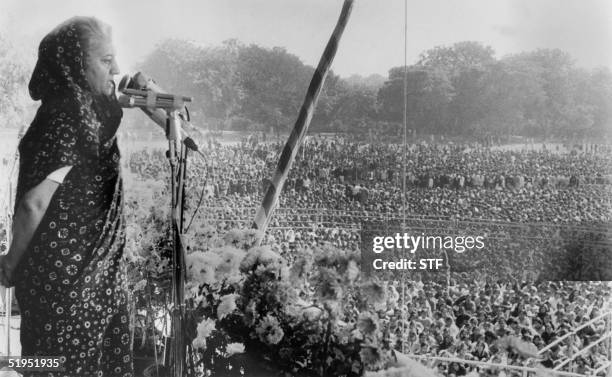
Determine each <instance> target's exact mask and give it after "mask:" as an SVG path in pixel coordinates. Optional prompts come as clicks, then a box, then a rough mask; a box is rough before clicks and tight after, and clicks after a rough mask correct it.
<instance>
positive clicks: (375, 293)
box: [361, 281, 387, 304]
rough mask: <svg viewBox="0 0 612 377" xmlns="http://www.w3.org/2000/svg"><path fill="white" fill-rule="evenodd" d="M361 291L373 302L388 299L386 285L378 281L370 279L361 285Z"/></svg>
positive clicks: (376, 302)
mask: <svg viewBox="0 0 612 377" xmlns="http://www.w3.org/2000/svg"><path fill="white" fill-rule="evenodd" d="M361 291H362V292H363V295H364V297H366V298H367V302H369V303H372V304H380V303H384V302H386V300H387V295H386V292H385V287H384V285H383V284H381V283H379V282H377V281H369V282H367V283H365V284H362V285H361Z"/></svg>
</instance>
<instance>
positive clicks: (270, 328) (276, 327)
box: [255, 314, 285, 345]
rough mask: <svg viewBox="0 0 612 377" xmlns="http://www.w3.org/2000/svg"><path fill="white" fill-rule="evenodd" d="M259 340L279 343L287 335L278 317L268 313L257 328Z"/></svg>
mask: <svg viewBox="0 0 612 377" xmlns="http://www.w3.org/2000/svg"><path fill="white" fill-rule="evenodd" d="M255 331H256V333H257V336H258V337H259V340H261V341H262V342H264V343H267V344H269V345H275V344H278V343H279V342H280V341H281V340H282V339H283V336H285V333H284V332H283V329H281V327H280V323H279V322H278V319H277V318H276V317H274V316H272V315H270V314H268V315H266V316H265V317H264V318H263V319H262V320H261V321H260V322H259V326H257V329H255Z"/></svg>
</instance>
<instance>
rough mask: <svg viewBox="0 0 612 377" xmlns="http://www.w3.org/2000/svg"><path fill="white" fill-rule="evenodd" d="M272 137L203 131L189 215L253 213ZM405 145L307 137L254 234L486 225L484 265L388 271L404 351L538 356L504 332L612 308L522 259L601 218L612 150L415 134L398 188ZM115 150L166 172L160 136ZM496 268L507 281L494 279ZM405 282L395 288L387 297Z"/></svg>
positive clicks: (585, 362)
mask: <svg viewBox="0 0 612 377" xmlns="http://www.w3.org/2000/svg"><path fill="white" fill-rule="evenodd" d="M281 148H282V145H280V144H275V143H255V142H252V141H250V140H249V141H246V140H245V141H244V142H242V143H240V144H225V145H223V144H220V143H217V142H214V141H209V142H208V145H204V148H202V152H203V154H204V156H198V155H193V156H192V157H191V159H190V161H189V167H188V173H189V177H188V187H187V193H188V195H187V197H188V201H187V208H186V209H187V214H188V215H191V214H192V213H193V212H194V211H195V210H196V208H198V214H197V216H196V219H197V220H196V223H202V224H214V225H215V226H216V228H217V230H218V231H219V232H225V231H227V230H229V229H232V228H236V227H248V226H250V221H252V219H253V217H254V214H255V211H256V209H257V207H258V206H259V204H260V203H261V200H262V198H263V195H264V192H265V190H266V189H267V185H268V184H269V183H268V182H269V181H268V178H269V177H270V176H271V175H272V172H273V171H274V169H275V167H276V162H277V159H278V156H279V153H280V150H281ZM403 151H404V149H403V147H401V146H398V145H383V144H377V145H367V144H361V145H360V144H358V143H356V142H346V141H344V140H342V139H322V138H320V139H314V140H312V139H311V140H308V142H307V143H305V145H304V146H303V148H302V150H300V153H299V154H298V158H297V160H296V162H295V164H294V166H293V168H292V170H291V173H290V174H289V177H288V179H287V182H286V185H285V188H284V190H283V193H282V195H281V197H280V201H279V205H278V208H277V209H276V211H275V212H274V217H273V219H272V221H271V223H270V229H269V231H268V234H267V238H266V240H265V242H271V243H276V244H277V245H278V247H279V249H280V250H282V252H283V253H284V254H285V256H287V257H288V259H291V253H292V251H293V250H299V249H302V248H307V247H311V246H313V245H316V244H317V243H325V242H329V243H331V244H333V245H335V246H336V247H339V248H342V249H349V250H359V248H360V247H361V237H360V231H361V230H363V226H364V224H369V223H372V224H381V223H383V224H390V223H392V224H398V223H400V222H404V223H406V224H407V226H408V227H409V228H411V229H414V230H417V229H419V230H422V229H427V230H428V231H429V232H434V231H440V232H449V231H451V230H452V231H454V232H456V233H466V234H467V233H470V232H471V233H472V234H485V235H489V236H492V235H493V237H490V238H489V240H488V241H487V247H488V248H490V249H491V250H492V251H493V250H494V251H495V252H496V254H495V255H505V256H504V257H499V258H497V259H495V258H493V259H490V260H487V259H486V258H484V259H483V260H482V261H477V262H478V263H481V264H479V265H478V266H479V269H480V270H481V271H485V270H486V271H488V274H487V275H485V274H476V273H475V271H474V270H471V271H469V273H468V274H466V273H458V272H453V273H452V274H451V275H450V276H451V278H450V286H448V285H447V284H443V283H440V282H435V281H424V282H420V281H413V282H411V283H409V285H408V286H407V287H401V286H400V284H399V283H398V282H394V283H390V284H389V285H388V295H389V297H391V298H394V299H395V301H396V302H397V307H396V309H395V310H391V311H389V312H388V313H387V314H386V318H387V319H386V320H385V323H383V324H382V328H383V329H385V331H389V332H390V333H394V334H396V335H398V337H397V338H398V339H399V338H400V337H399V335H400V334H401V333H403V334H404V342H398V344H397V349H398V350H403V351H404V352H405V353H407V354H413V355H430V356H446V357H453V358H460V359H470V360H480V361H490V362H495V363H500V364H505V363H508V364H514V365H535V362H536V361H535V359H534V358H530V357H527V356H526V355H525V354H524V353H521V352H516V350H514V349H513V348H512V347H506V346H505V344H506V343H504V342H505V341H507V339H508V336H513V337H516V338H518V339H520V340H522V341H524V342H525V343H526V344H530V345H533V346H534V347H535V348H536V349H537V350H541V349H543V348H545V347H546V346H547V345H549V344H551V343H554V342H555V340H557V339H559V338H562V337H564V336H565V335H566V334H568V333H570V332H572V330H573V329H575V328H577V327H579V326H580V325H582V324H584V323H586V322H587V321H589V320H590V319H593V318H596V317H598V316H599V315H600V314H601V313H603V312H605V311H606V310H610V307H609V306H607V305H608V304H607V301H608V299H609V298H610V286H609V285H608V284H606V283H599V282H583V283H568V282H558V283H549V282H545V281H538V282H537V283H536V282H533V281H534V280H536V279H537V277H538V276H537V271H529V266H534V265H538V263H539V262H541V261H538V258H540V259H543V258H542V256H543V255H546V252H550V250H551V249H552V248H554V246H555V245H556V244H559V243H562V242H563V240H564V236H565V239H566V238H567V234H571V232H572V231H575V230H576V229H589V230H595V231H597V232H602V233H606V232H608V231H607V229H608V228H609V223H610V220H611V216H612V211H611V209H612V202H611V198H612V196H611V195H610V189H611V187H610V177H611V174H612V153H610V152H609V151H601V150H600V151H597V152H594V151H590V152H589V153H587V152H584V151H582V152H581V151H578V152H576V151H570V152H567V153H566V152H563V153H561V152H557V151H556V150H554V148H547V149H540V150H531V151H519V150H513V151H509V150H495V149H492V148H484V147H480V146H478V145H467V144H465V145H458V144H443V145H436V144H430V145H427V144H424V143H423V144H414V145H410V146H409V147H408V148H406V155H405V156H406V157H405V161H406V164H405V173H406V175H405V183H406V189H405V196H404V195H403V194H402V193H403V192H404V190H403V185H404V178H403V173H404V165H403V161H404V160H403V159H402V155H403V153H402V152H403ZM123 162H124V164H125V165H124V169H125V170H126V173H128V172H129V173H130V174H132V175H133V176H135V177H137V179H139V180H141V181H157V182H159V181H160V180H166V179H167V174H168V168H167V166H168V162H167V161H166V157H165V153H164V151H163V150H140V151H136V152H133V153H131V154H129V155H128V156H127V158H126V157H124V158H123ZM6 163H8V162H7V161H5V164H4V165H6ZM127 189H128V190H129V187H127ZM201 195H202V198H200V196H201ZM200 199H201V200H200ZM199 202H200V203H199ZM404 210H405V211H404ZM194 229H195V231H197V227H194ZM0 232H5V229H2V228H0ZM517 235H518V236H517ZM510 241H512V242H510ZM509 253H510V254H512V255H513V256H512V257H508V255H509ZM504 258H505V259H504ZM500 260H501V261H502V262H503V263H500ZM475 262H476V261H475ZM512 263H514V264H512ZM540 264H541V263H540ZM526 272H529V273H526ZM532 272H533V274H532ZM475 274H476V275H478V276H475ZM500 278H501V279H502V280H504V281H508V279H516V282H515V283H513V284H504V283H502V282H501V281H497V279H500ZM525 281H530V283H529V284H527V283H525ZM402 288H405V289H406V291H405V293H406V294H405V295H404V296H403V297H402V298H401V299H398V298H399V295H400V294H399V292H401V291H402ZM402 304H403V305H402ZM346 315H347V318H346V320H347V321H349V320H356V318H357V316H358V313H354V312H351V310H347V311H346ZM404 319H407V321H404ZM606 325H609V324H606V321H605V320H604V319H601V320H598V321H596V322H595V323H593V324H591V325H589V326H586V327H585V328H584V329H582V330H580V331H578V332H577V334H575V335H572V336H569V337H567V338H565V339H564V340H563V341H562V342H561V343H560V344H558V345H555V346H553V347H551V348H550V349H548V350H546V351H545V352H543V353H542V354H541V355H540V356H539V358H540V360H539V362H541V363H542V365H544V366H546V367H554V366H556V365H559V364H560V363H563V362H564V361H565V360H567V359H568V357H570V356H571V355H572V354H574V353H576V352H577V351H578V350H579V349H582V348H584V347H585V346H587V345H589V344H592V343H593V342H594V341H595V340H597V339H598V338H599V337H601V335H602V334H603V333H604V332H605V326H606ZM606 344H608V343H601V344H598V345H595V346H592V347H591V348H590V349H589V350H588V352H586V353H585V354H583V355H581V356H580V357H577V358H576V359H575V360H574V361H572V362H571V363H567V365H565V364H564V365H565V366H564V368H563V369H564V370H572V371H574V372H577V373H585V374H586V373H588V372H590V371H593V370H596V369H598V368H599V367H600V366H601V365H603V363H605V362H606V361H607V360H609V355H610V350H609V349H608V348H607V347H608V346H607V345H606ZM430 366H433V367H435V368H437V371H438V373H439V374H440V375H441V376H452V375H454V376H461V375H467V374H468V373H470V372H472V373H478V375H480V376H490V375H496V376H497V375H503V373H506V375H512V372H509V371H502V369H503V368H499V369H496V368H483V367H479V368H475V367H473V366H470V365H467V364H462V363H432V364H431V365H430Z"/></svg>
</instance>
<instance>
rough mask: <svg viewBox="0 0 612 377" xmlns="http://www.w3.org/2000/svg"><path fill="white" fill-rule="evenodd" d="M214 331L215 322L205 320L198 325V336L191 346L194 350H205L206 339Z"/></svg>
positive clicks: (208, 319)
mask: <svg viewBox="0 0 612 377" xmlns="http://www.w3.org/2000/svg"><path fill="white" fill-rule="evenodd" d="M213 331H215V321H214V320H212V319H210V318H206V319H205V320H203V321H202V322H200V324H199V325H198V335H197V336H196V338H195V339H194V340H193V346H194V347H195V348H206V338H208V337H209V336H210V334H211V333H212V332H213Z"/></svg>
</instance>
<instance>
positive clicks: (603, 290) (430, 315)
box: [388, 278, 610, 376]
mask: <svg viewBox="0 0 612 377" xmlns="http://www.w3.org/2000/svg"><path fill="white" fill-rule="evenodd" d="M389 290H390V291H392V292H393V295H395V296H396V297H397V296H399V293H398V291H399V290H400V288H399V284H397V283H396V284H394V285H390V286H389ZM406 290H407V294H406V296H405V297H406V303H407V310H408V313H407V317H408V322H407V323H406V325H405V326H406V328H407V329H402V328H399V327H398V324H401V323H402V322H401V316H402V315H403V314H402V313H401V310H398V311H397V312H396V313H393V314H392V315H391V316H390V318H389V324H388V325H389V330H390V331H395V332H398V333H399V332H402V331H405V332H407V333H408V334H407V340H406V341H405V343H404V345H403V349H404V351H405V353H408V354H413V355H429V356H442V357H450V358H459V359H464V360H476V361H485V362H493V363H500V364H509V365H519V366H535V365H537V364H538V363H540V364H541V365H543V366H544V367H546V368H554V367H556V366H558V365H560V364H561V363H564V362H566V364H563V365H566V367H565V368H563V370H572V371H574V372H576V373H583V374H590V373H591V372H592V371H595V370H597V369H599V368H600V367H601V366H603V365H604V364H605V363H606V362H607V361H608V360H609V355H610V354H609V347H607V346H606V344H607V343H605V342H604V343H601V344H596V345H593V343H595V342H596V341H597V340H598V339H599V338H601V336H602V335H603V334H604V333H605V332H606V326H609V318H608V319H607V320H605V319H604V318H601V319H599V320H596V321H595V322H594V323H591V324H589V325H588V326H585V327H584V328H583V329H581V330H580V331H578V332H577V333H576V334H572V335H569V336H567V334H570V333H571V332H572V330H573V329H576V328H578V327H580V326H581V325H583V324H585V323H587V322H588V321H590V320H592V319H596V318H598V317H599V316H600V315H601V314H602V313H603V311H602V310H605V308H607V310H609V308H610V307H609V306H606V303H605V302H604V300H607V299H609V297H610V296H609V295H610V286H609V285H608V284H607V283H594V282H590V283H576V282H574V283H569V282H557V283H549V282H547V283H539V284H526V283H523V284H519V283H513V284H504V283H501V282H495V281H493V279H488V280H487V279H486V278H483V279H474V280H473V281H472V283H471V284H470V283H467V282H464V283H454V284H451V286H450V289H446V287H444V286H441V285H439V284H436V283H421V282H416V283H414V282H413V283H408V287H407V288H406ZM393 295H392V296H393ZM606 321H607V322H608V323H606ZM566 336H567V337H566ZM563 337H565V338H564V339H563V340H562V341H561V342H559V343H557V342H556V341H557V340H558V339H561V338H563ZM510 339H513V340H510ZM516 339H518V340H520V342H524V343H523V345H522V346H518V347H512V346H511V344H512V342H514V343H517V342H518V340H516ZM549 345H552V346H551V347H549ZM589 345H593V346H592V347H591V348H590V349H589V351H588V352H587V353H586V354H583V355H581V356H579V357H577V358H576V359H575V360H574V361H572V362H567V360H568V358H569V357H570V356H572V355H573V354H576V353H577V352H578V351H579V350H581V349H583V348H585V347H587V346H589ZM397 348H398V349H401V348H402V345H400V344H398V347H397ZM521 348H522V349H521ZM540 351H543V352H540ZM430 366H436V367H437V370H438V372H439V373H440V375H441V376H450V375H455V376H462V375H466V374H468V373H470V372H472V371H477V373H478V374H476V375H480V376H489V375H493V376H499V375H502V374H500V373H501V372H500V371H501V370H502V369H503V368H498V367H492V368H491V367H481V366H479V367H476V366H473V365H468V364H463V363H458V362H453V363H450V364H449V363H438V362H430ZM504 373H506V374H505V375H508V376H511V375H517V376H521V375H522V373H520V372H519V373H517V372H514V373H516V374H513V373H512V372H511V371H508V370H506V371H505V372H504ZM602 375H603V373H602Z"/></svg>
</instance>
